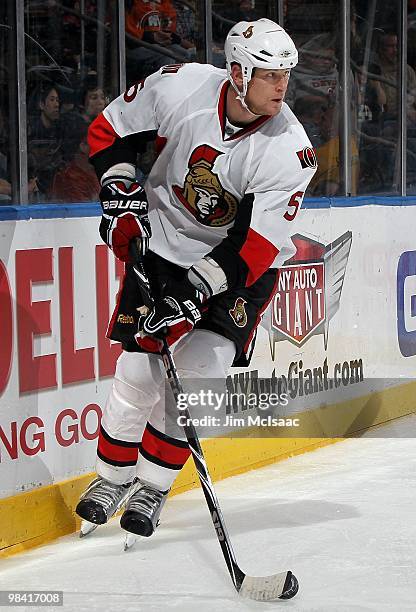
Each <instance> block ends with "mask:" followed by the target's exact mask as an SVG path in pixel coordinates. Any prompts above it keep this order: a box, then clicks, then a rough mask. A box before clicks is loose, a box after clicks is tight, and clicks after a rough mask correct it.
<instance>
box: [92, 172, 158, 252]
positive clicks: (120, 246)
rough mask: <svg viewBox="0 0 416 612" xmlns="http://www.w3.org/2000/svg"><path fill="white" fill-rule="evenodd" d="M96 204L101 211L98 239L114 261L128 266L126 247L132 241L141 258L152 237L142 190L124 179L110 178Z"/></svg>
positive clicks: (139, 186) (145, 197)
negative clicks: (107, 248) (114, 258)
mask: <svg viewBox="0 0 416 612" xmlns="http://www.w3.org/2000/svg"><path fill="white" fill-rule="evenodd" d="M100 201H101V206H102V209H103V215H102V217H101V223H100V236H101V238H102V239H103V241H104V242H105V243H106V245H107V246H109V247H110V249H111V250H112V251H113V252H114V255H115V256H116V257H117V258H118V259H121V261H127V262H129V261H131V258H130V254H129V244H130V242H131V241H132V240H133V239H136V241H137V244H138V247H139V251H140V255H141V256H143V255H144V254H145V253H146V251H147V249H148V247H149V238H150V237H151V235H152V232H151V229H150V223H149V217H148V216H147V213H148V209H149V204H148V201H147V196H146V192H145V190H144V189H143V187H142V186H141V185H139V183H136V182H132V181H130V180H128V179H126V178H114V179H112V180H111V181H109V182H107V183H105V185H103V187H102V189H101V191H100Z"/></svg>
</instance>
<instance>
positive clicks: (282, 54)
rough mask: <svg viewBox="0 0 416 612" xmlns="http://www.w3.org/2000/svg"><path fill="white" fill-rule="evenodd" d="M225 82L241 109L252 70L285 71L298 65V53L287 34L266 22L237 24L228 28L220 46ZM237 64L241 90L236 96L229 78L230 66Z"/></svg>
mask: <svg viewBox="0 0 416 612" xmlns="http://www.w3.org/2000/svg"><path fill="white" fill-rule="evenodd" d="M224 52H225V59H226V66H227V73H228V78H229V80H230V81H231V84H232V86H233V87H234V89H235V90H236V92H237V94H238V98H239V99H240V101H241V103H242V105H243V106H244V107H245V108H247V107H246V105H245V103H244V98H245V96H246V94H247V87H248V83H249V81H250V79H251V77H252V74H253V69H254V68H266V69H267V68H270V69H272V70H288V69H291V68H294V67H295V66H296V64H297V63H298V52H297V49H296V47H295V43H294V42H293V40H292V39H291V38H290V36H289V34H287V32H285V31H284V29H283V28H281V27H280V26H279V25H278V24H277V23H275V22H274V21H271V20H270V19H259V20H258V21H240V22H239V23H236V24H235V26H233V27H232V28H231V30H230V31H229V33H228V36H227V38H226V41H225V45H224ZM234 62H236V63H237V64H240V66H241V70H242V73H243V90H242V91H241V92H240V91H239V90H238V88H237V86H236V84H235V83H234V81H233V79H232V77H231V66H232V64H233V63H234Z"/></svg>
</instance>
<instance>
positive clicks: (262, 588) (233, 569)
mask: <svg viewBox="0 0 416 612" xmlns="http://www.w3.org/2000/svg"><path fill="white" fill-rule="evenodd" d="M130 252H131V254H132V257H133V261H134V264H133V269H134V272H135V274H136V279H137V283H138V286H139V290H140V294H141V297H142V299H143V302H144V304H145V306H146V307H147V308H149V309H150V308H152V306H153V300H152V295H151V290H150V285H149V281H148V279H147V276H146V273H145V270H144V267H143V264H142V262H141V260H140V257H138V250H137V246H136V244H135V243H132V246H131V249H130ZM160 354H161V356H162V360H163V364H164V366H165V370H166V375H167V379H168V382H169V385H170V388H171V389H172V393H173V395H174V398H175V401H176V403H177V404H178V400H179V395H180V394H183V388H182V384H181V381H180V380H179V377H178V373H177V370H176V366H175V362H174V360H173V356H172V353H171V351H170V348H169V346H168V343H167V341H166V340H163V341H162V349H161V352H160ZM181 414H182V415H183V416H184V417H185V419H184V420H185V423H186V425H184V426H183V429H184V432H185V436H186V439H187V442H188V444H189V448H190V450H191V453H192V457H193V460H194V463H195V467H196V470H197V472H198V476H199V480H200V481H201V486H202V490H203V492H204V495H205V499H206V501H207V504H208V508H209V512H210V514H211V519H212V522H213V524H214V529H215V532H216V534H217V538H218V541H219V543H220V546H221V550H222V554H223V556H224V559H225V562H226V564H227V568H228V571H229V574H230V576H231V580H232V581H233V584H234V586H235V588H236V589H237V591H238V593H240V595H242V596H243V597H248V598H250V599H256V600H259V601H272V600H274V599H291V598H292V597H294V596H295V595H296V593H297V592H298V589H299V583H298V581H297V578H296V576H295V575H294V574H292V572H291V571H286V572H281V573H280V574H273V575H271V576H248V575H247V574H245V573H244V572H243V571H242V570H241V569H240V567H239V565H238V563H237V560H236V558H235V553H234V550H233V547H232V545H231V541H230V537H229V535H228V531H227V528H226V526H225V522H224V517H223V515H222V511H221V508H220V505H219V502H218V498H217V495H216V493H215V489H214V486H213V484H212V480H211V476H210V474H209V471H208V467H207V464H206V461H205V457H204V453H203V451H202V448H201V444H200V442H199V438H198V434H197V432H196V429H195V427H194V425H193V423H192V419H191V415H190V414H189V411H188V409H187V408H183V409H181Z"/></svg>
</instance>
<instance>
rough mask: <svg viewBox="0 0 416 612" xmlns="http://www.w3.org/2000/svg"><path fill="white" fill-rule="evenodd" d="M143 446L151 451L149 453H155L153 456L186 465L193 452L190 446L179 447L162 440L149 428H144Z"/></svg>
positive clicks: (147, 450)
mask: <svg viewBox="0 0 416 612" xmlns="http://www.w3.org/2000/svg"><path fill="white" fill-rule="evenodd" d="M142 448H143V449H144V450H145V451H146V452H147V453H149V455H153V457H157V458H158V459H162V461H165V462H166V463H172V464H174V465H175V464H176V465H184V464H185V463H186V460H187V459H188V457H189V455H190V454H191V451H190V450H189V448H179V447H178V446H175V445H174V444H170V442H167V441H165V440H161V439H160V438H157V437H156V436H155V435H153V434H152V433H151V432H150V431H149V430H148V429H145V430H144V434H143V438H142Z"/></svg>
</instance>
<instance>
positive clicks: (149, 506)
mask: <svg viewBox="0 0 416 612" xmlns="http://www.w3.org/2000/svg"><path fill="white" fill-rule="evenodd" d="M168 493H169V491H159V489H156V488H155V487H154V486H152V485H150V484H147V483H145V482H141V481H140V480H139V481H138V482H136V483H133V484H132V486H131V489H130V491H129V496H128V499H127V505H126V509H125V510H124V512H123V514H122V516H121V519H120V525H121V526H122V528H123V529H125V530H126V531H129V532H130V533H135V534H136V535H141V536H145V537H146V538H148V537H149V536H151V535H152V533H153V532H154V530H155V529H156V527H157V525H158V521H159V516H160V513H161V511H162V508H163V506H164V504H165V501H166V498H167V496H168Z"/></svg>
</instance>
